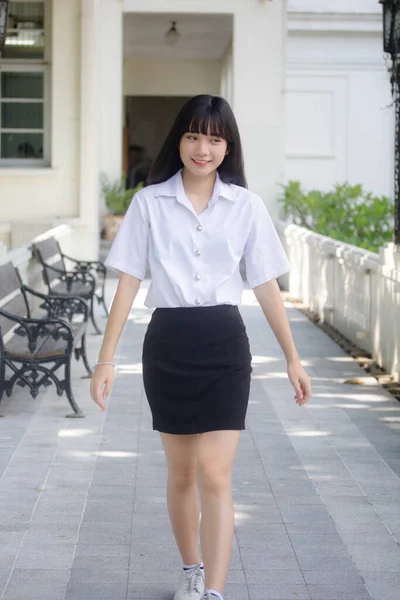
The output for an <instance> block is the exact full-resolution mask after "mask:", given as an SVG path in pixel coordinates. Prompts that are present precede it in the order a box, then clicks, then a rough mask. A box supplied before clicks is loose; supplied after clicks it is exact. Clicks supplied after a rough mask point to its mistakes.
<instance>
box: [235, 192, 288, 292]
mask: <svg viewBox="0 0 400 600" xmlns="http://www.w3.org/2000/svg"><path fill="white" fill-rule="evenodd" d="M253 199H254V200H253V201H254V209H253V218H252V224H251V227H250V232H249V236H248V238H247V242H246V246H245V250H244V258H245V263H246V274H247V281H248V283H249V285H250V287H251V288H252V289H254V288H255V287H257V286H258V285H261V284H263V283H266V282H267V281H270V280H271V279H277V278H278V277H280V276H281V275H283V274H284V273H287V272H288V271H289V270H290V263H289V260H288V257H287V256H286V253H285V250H284V249H283V246H282V243H281V240H280V239H279V236H278V233H277V231H276V229H275V227H274V224H273V222H272V219H271V217H270V214H269V212H268V209H267V207H266V206H265V204H264V202H263V201H262V200H261V198H260V197H259V196H255V197H253Z"/></svg>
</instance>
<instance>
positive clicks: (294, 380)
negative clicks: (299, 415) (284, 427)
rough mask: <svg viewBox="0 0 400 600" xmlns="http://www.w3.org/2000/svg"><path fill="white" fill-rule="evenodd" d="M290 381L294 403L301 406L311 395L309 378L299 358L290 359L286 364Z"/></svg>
mask: <svg viewBox="0 0 400 600" xmlns="http://www.w3.org/2000/svg"><path fill="white" fill-rule="evenodd" d="M287 373H288V377H289V380H290V383H291V384H292V386H293V387H294V391H295V392H296V395H295V397H294V399H295V400H296V404H298V405H299V406H302V405H303V404H305V403H306V402H307V401H308V400H309V399H310V397H311V379H310V377H309V376H308V374H307V373H306V372H305V370H304V369H303V367H302V365H301V363H300V360H299V359H296V360H291V361H288V364H287Z"/></svg>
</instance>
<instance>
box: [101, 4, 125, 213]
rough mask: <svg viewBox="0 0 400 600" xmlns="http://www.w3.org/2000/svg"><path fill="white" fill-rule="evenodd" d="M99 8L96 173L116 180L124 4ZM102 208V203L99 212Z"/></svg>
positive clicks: (119, 171)
mask: <svg viewBox="0 0 400 600" xmlns="http://www.w3.org/2000/svg"><path fill="white" fill-rule="evenodd" d="M100 6H101V13H100V25H99V54H100V65H99V66H100V71H99V79H100V81H99V97H98V99H97V101H98V103H99V105H100V140H99V143H100V147H99V150H100V164H99V174H100V173H101V172H103V173H105V175H107V177H109V178H110V179H119V178H120V177H121V175H122V127H123V98H122V94H123V90H122V81H123V79H122V69H123V27H122V25H123V2H122V0H100ZM102 207H103V204H101V211H102V210H103V208H102Z"/></svg>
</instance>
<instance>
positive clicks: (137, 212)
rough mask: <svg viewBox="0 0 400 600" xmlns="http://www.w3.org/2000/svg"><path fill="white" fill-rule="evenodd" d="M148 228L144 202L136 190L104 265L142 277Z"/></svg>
mask: <svg viewBox="0 0 400 600" xmlns="http://www.w3.org/2000/svg"><path fill="white" fill-rule="evenodd" d="M149 230H150V223H149V219H148V215H147V207H146V203H145V200H144V198H143V196H142V195H141V194H140V192H138V193H137V194H135V195H134V197H133V199H132V201H131V203H130V205H129V208H128V210H127V211H126V214H125V217H124V219H123V221H122V223H121V226H120V228H119V230H118V233H117V235H116V237H115V240H114V242H113V244H112V246H111V249H110V251H109V253H108V256H107V258H106V261H105V265H106V266H107V267H110V268H112V269H116V270H117V271H122V272H123V273H127V274H128V275H132V277H137V278H138V279H144V278H145V275H146V271H147V263H148V247H149Z"/></svg>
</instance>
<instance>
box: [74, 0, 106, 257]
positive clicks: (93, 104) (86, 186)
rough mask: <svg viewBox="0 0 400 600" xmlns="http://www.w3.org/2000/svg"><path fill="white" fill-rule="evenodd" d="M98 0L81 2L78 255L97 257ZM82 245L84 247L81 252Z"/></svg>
mask: <svg viewBox="0 0 400 600" xmlns="http://www.w3.org/2000/svg"><path fill="white" fill-rule="evenodd" d="M98 11H99V0H81V81H80V83H81V102H80V104H81V111H80V124H81V129H80V220H81V222H82V230H80V231H77V235H78V236H79V242H80V244H79V245H80V248H79V251H80V255H81V256H82V257H83V256H84V255H85V256H88V257H89V258H97V256H98V250H99V235H100V227H101V225H100V220H99V186H98V164H99V160H98V158H99V152H98V147H99V119H98V114H99V112H98V103H97V90H98V78H97V62H98V57H97V48H96V44H97V35H98V34H97V17H98ZM82 242H83V243H84V248H83V249H82Z"/></svg>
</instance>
